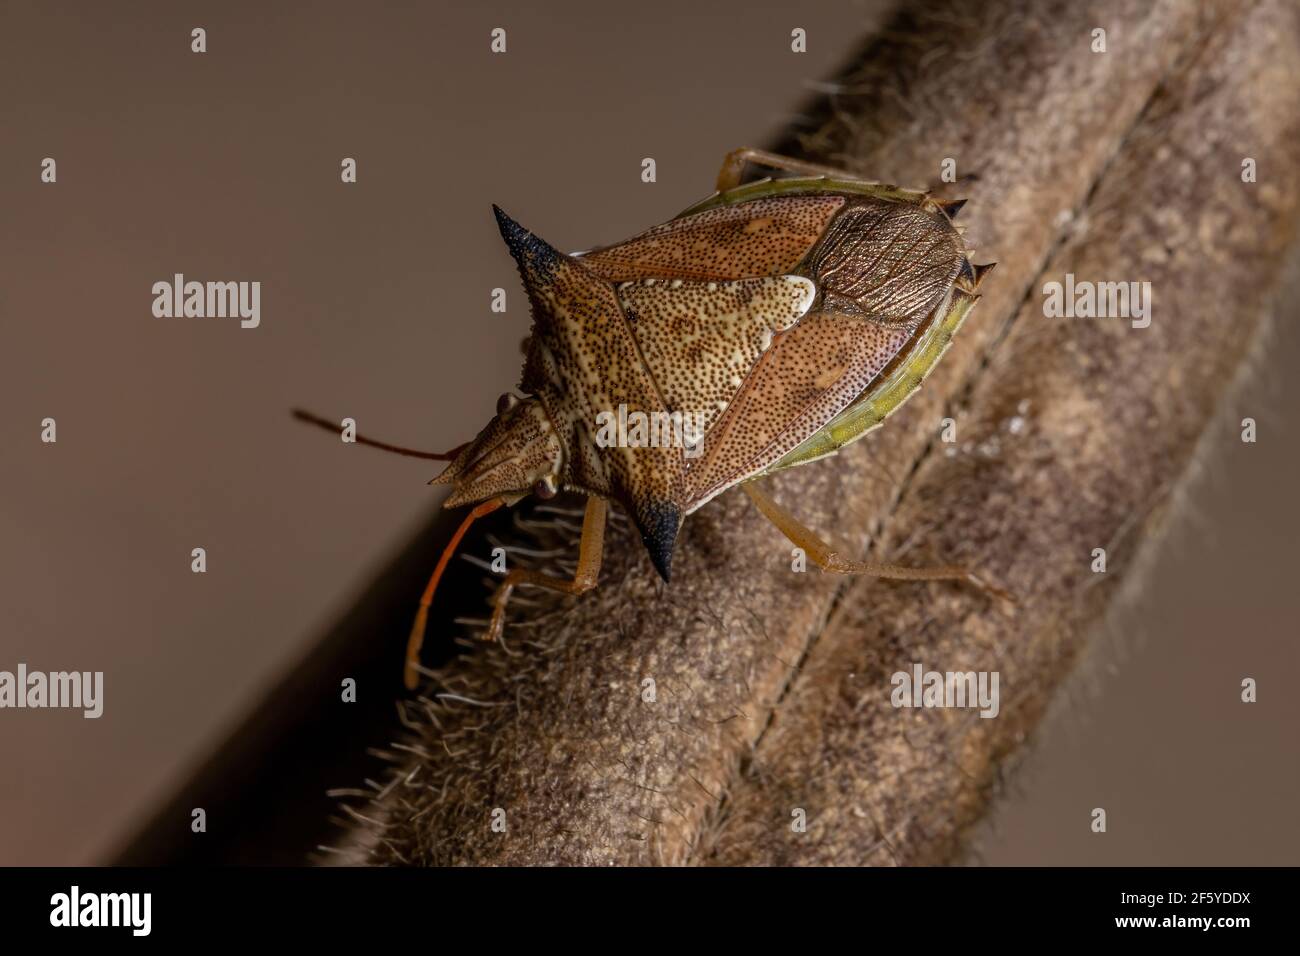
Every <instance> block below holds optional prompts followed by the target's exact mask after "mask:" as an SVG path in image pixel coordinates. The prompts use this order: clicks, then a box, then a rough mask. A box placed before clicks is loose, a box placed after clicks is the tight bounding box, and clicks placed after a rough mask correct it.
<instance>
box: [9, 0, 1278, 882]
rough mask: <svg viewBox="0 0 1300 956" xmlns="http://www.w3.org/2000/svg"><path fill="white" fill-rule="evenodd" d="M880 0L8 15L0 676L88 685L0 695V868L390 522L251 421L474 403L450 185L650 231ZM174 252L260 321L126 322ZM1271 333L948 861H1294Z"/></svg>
mask: <svg viewBox="0 0 1300 956" xmlns="http://www.w3.org/2000/svg"><path fill="white" fill-rule="evenodd" d="M886 6H887V5H886V4H884V3H875V2H873V3H868V4H846V3H831V2H820V3H807V2H799V3H797V4H796V3H791V2H788V0H787V2H775V0H763V2H756V3H749V4H746V5H744V6H743V7H736V6H735V5H732V4H719V5H714V6H709V5H704V4H700V3H691V2H678V0H672V2H667V0H665V2H660V3H656V4H651V5H645V6H633V5H626V6H624V5H613V4H606V3H597V2H582V3H575V2H567V3H552V4H546V5H541V4H528V3H515V4H511V3H491V4H481V5H474V6H473V7H471V6H470V5H452V4H382V5H352V4H341V3H329V4H274V5H271V4H256V3H228V4H221V5H209V4H200V3H195V4H186V3H161V2H158V3H135V4H126V5H121V6H117V5H114V6H111V7H110V6H108V5H98V4H91V3H85V4H80V5H73V6H68V7H58V8H55V7H50V6H48V5H43V4H38V3H9V4H8V5H7V6H6V8H5V13H4V23H3V25H2V26H0V97H3V100H4V105H5V115H6V122H5V124H4V127H3V131H0V136H2V137H3V147H4V148H3V149H0V183H2V184H3V185H2V186H0V189H2V190H3V198H2V200H0V201H2V202H3V206H2V207H0V208H3V222H4V227H5V228H4V229H3V233H2V234H0V264H2V265H0V268H2V269H3V282H2V283H0V318H2V319H3V324H4V332H5V337H4V348H3V350H2V354H3V358H2V359H0V361H2V362H3V368H2V369H0V388H2V389H3V393H4V400H3V403H2V406H0V407H2V414H0V441H2V442H3V447H4V449H5V452H4V457H3V470H2V471H0V475H3V489H2V492H3V497H2V498H0V580H2V581H3V582H4V583H3V586H2V587H0V602H2V603H0V621H3V625H4V626H3V630H2V631H0V669H3V670H10V671H12V670H14V669H15V668H16V667H17V664H18V662H20V661H23V662H26V663H27V664H28V666H29V667H30V668H32V669H39V670H64V669H76V670H90V671H94V670H102V671H104V672H105V684H106V691H105V712H104V716H103V717H102V718H100V719H99V720H97V721H92V720H84V719H82V718H81V716H80V714H79V713H73V712H68V711H26V710H25V711H14V710H5V711H0V768H3V772H0V864H24V863H26V864H53V863H81V862H96V861H100V860H104V859H106V858H107V855H108V854H110V853H111V852H112V851H113V850H114V849H115V848H116V847H118V846H120V845H121V843H122V841H123V840H124V839H126V838H127V837H128V835H129V834H130V833H131V832H133V831H134V830H135V828H137V827H139V826H140V825H141V824H142V822H143V821H144V820H146V819H147V818H148V817H149V815H150V814H151V813H152V812H153V811H154V810H155V809H156V807H157V806H158V805H159V804H160V803H161V802H162V801H164V800H165V799H166V798H167V797H168V796H169V795H170V794H172V793H173V792H174V790H175V788H176V787H177V786H178V785H179V783H180V782H181V781H183V780H185V779H187V778H188V777H189V776H190V775H191V774H192V773H193V772H194V770H195V768H196V767H197V766H198V765H199V764H200V763H201V762H202V761H203V759H204V758H205V757H206V755H208V754H209V753H211V751H212V750H213V748H214V747H215V746H216V745H217V744H218V743H219V742H220V741H222V740H223V739H225V738H226V737H227V736H228V735H229V734H230V733H231V731H232V729H233V728H235V727H236V726H238V724H239V721H240V720H241V718H242V717H244V716H245V715H247V714H248V713H249V710H250V708H251V707H252V706H253V705H254V704H255V703H256V702H257V701H259V700H261V699H262V698H263V696H264V695H265V694H266V692H267V690H268V689H269V688H271V687H273V686H274V685H275V682H276V681H277V680H278V679H279V678H280V677H281V676H282V675H284V674H285V673H286V672H289V671H291V670H292V669H293V668H294V667H295V665H296V664H297V663H298V662H299V661H300V660H301V659H302V658H303V656H304V654H306V652H307V651H308V650H309V649H311V648H312V647H313V646H314V644H315V642H316V641H317V640H318V639H319V637H320V635H321V634H322V633H323V632H324V631H325V630H326V629H327V628H328V626H329V625H330V624H331V622H333V621H334V620H335V619H336V618H337V617H338V616H339V614H340V613H342V612H343V611H344V610H345V609H347V608H348V607H350V606H351V605H352V604H353V602H354V601H355V600H356V598H357V596H358V595H359V594H360V593H361V591H362V589H363V588H364V586H365V585H366V583H367V582H368V581H370V580H371V579H372V578H373V577H374V576H375V575H376V573H377V572H378V571H379V570H380V569H381V568H382V567H383V566H384V565H385V563H386V562H387V561H388V560H389V559H390V558H391V557H392V555H393V554H394V553H395V552H396V551H397V549H398V548H399V547H400V546H401V545H402V544H403V542H405V541H407V540H409V539H410V538H411V536H412V535H413V534H415V533H416V531H417V530H418V529H420V528H422V527H424V526H425V525H426V524H427V522H428V520H429V518H430V516H431V514H432V512H433V511H434V509H435V508H436V507H437V503H438V500H439V497H440V496H439V495H436V494H435V493H434V492H432V491H431V490H430V489H428V488H426V487H425V485H424V482H425V481H426V480H427V479H428V478H429V477H430V476H431V475H433V474H434V473H436V470H437V467H438V466H437V465H436V464H433V463H421V462H416V461H412V460H410V459H401V458H395V457H389V456H384V455H380V454H377V453H372V452H368V451H366V450H365V449H361V448H355V447H351V446H349V447H344V446H342V445H341V444H340V443H339V442H337V441H336V440H331V439H330V438H329V436H327V435H325V434H324V433H321V432H315V431H311V430H307V429H304V428H302V427H301V426H298V425H295V424H294V423H292V422H291V421H290V419H289V417H288V414H287V412H288V409H289V408H290V407H292V406H294V405H306V406H308V407H311V408H314V409H316V410H318V411H320V412H322V413H324V414H326V415H328V416H330V417H332V418H341V417H343V416H345V415H347V416H351V417H354V418H355V419H356V420H357V422H358V424H359V427H360V429H361V430H362V432H363V433H365V432H371V433H373V434H375V435H376V436H378V437H383V438H388V439H390V440H394V441H400V442H404V443H407V444H411V445H417V446H420V447H427V448H443V447H449V446H451V445H454V444H456V443H458V442H460V441H462V440H464V439H465V438H467V437H469V436H470V435H471V434H472V433H473V432H474V431H475V430H476V429H477V428H478V427H480V426H481V425H482V424H483V423H484V422H485V421H486V420H487V418H488V417H489V416H490V415H491V413H492V409H493V405H494V402H495V399H496V396H497V395H498V394H499V393H500V392H501V391H503V390H504V389H506V388H508V387H510V386H512V385H513V384H514V383H515V381H516V380H517V377H518V373H519V364H520V357H519V352H518V342H519V339H520V338H521V337H522V336H523V334H524V332H525V331H526V328H527V322H528V320H527V309H526V306H525V303H524V300H523V295H522V290H521V289H520V287H519V285H518V283H517V278H516V273H515V271H514V267H513V265H512V263H511V261H510V259H509V258H508V256H507V254H506V253H505V251H504V249H503V248H502V246H501V243H500V239H499V237H498V235H497V233H496V227H495V224H494V223H493V220H492V217H491V215H490V203H492V202H496V203H499V204H500V205H502V206H503V207H504V208H505V209H506V210H507V211H508V212H510V213H511V215H513V216H515V217H516V218H518V219H519V220H520V221H521V222H522V223H523V224H524V225H525V226H526V227H529V228H531V229H534V230H536V231H537V232H539V233H540V234H541V235H542V236H544V237H545V238H546V239H548V240H549V241H551V242H552V243H554V244H555V245H557V246H558V247H560V248H564V249H579V248H587V247H590V246H593V245H597V244H601V243H605V242H610V241H613V240H616V239H618V238H622V237H624V236H626V235H629V234H631V233H633V232H635V231H638V230H639V229H641V228H643V227H645V226H648V225H650V224H653V223H655V222H659V221H661V220H663V219H665V218H667V217H668V216H670V215H672V214H674V213H675V212H677V211H678V210H680V209H681V208H683V207H684V206H686V205H688V204H689V203H690V202H692V201H694V200H696V199H699V198H701V197H702V196H704V195H706V194H707V193H709V192H710V191H711V188H712V180H713V176H714V174H715V173H716V170H717V166H718V163H719V161H720V160H721V158H722V156H723V154H724V153H725V152H727V151H728V150H729V149H731V148H734V147H735V146H738V145H742V144H746V143H763V142H766V141H768V140H770V139H771V138H772V137H773V136H774V135H775V134H776V133H778V132H780V131H782V130H784V129H785V128H786V127H787V126H789V124H790V123H791V122H792V121H795V120H796V119H797V114H798V111H799V108H800V106H801V104H802V103H804V102H805V101H806V100H807V98H808V96H809V95H811V89H810V84H811V83H813V82H814V81H817V80H819V79H822V78H824V77H827V76H829V75H831V74H832V73H833V72H834V71H835V70H836V68H837V67H838V66H840V65H841V63H842V61H843V59H844V58H845V57H846V56H847V55H848V54H849V53H850V52H851V51H852V49H853V48H854V47H855V45H856V43H857V41H858V40H859V39H860V38H861V37H862V35H863V34H865V33H866V32H867V31H869V30H870V29H871V28H872V27H873V26H874V25H875V24H876V23H878V22H879V20H880V17H881V15H882V9H883V8H884V7H886ZM1104 6H1105V5H1104V4H1102V5H1099V16H1104ZM498 26H499V27H504V28H505V29H506V30H507V37H508V40H507V42H508V52H507V53H506V54H504V55H492V54H491V53H490V52H489V48H488V45H489V31H490V30H491V29H492V28H493V27H498ZM194 27H204V28H205V29H206V30H207V43H208V52H207V53H205V54H201V55H198V54H194V53H191V52H190V42H191V40H190V31H191V29H192V28H194ZM795 27H802V28H804V29H805V30H806V31H807V34H808V52H807V53H806V54H802V55H798V54H794V53H792V52H791V51H790V31H791V30H792V29H793V28H795ZM47 156H48V157H53V158H54V159H56V160H57V163H58V182H57V184H54V185H48V184H43V183H41V182H40V180H39V174H40V163H41V160H42V159H43V158H45V157H47ZM344 157H354V158H356V160H357V163H358V177H359V182H358V183H356V184H352V185H344V184H342V183H341V182H340V180H339V172H340V161H341V160H342V159H343V158H344ZM644 157H653V158H654V159H655V160H656V163H657V167H658V182H656V183H654V184H645V183H642V182H641V181H640V163H641V160H642V159H643V158H644ZM936 165H937V160H936ZM931 177H932V171H930V170H918V171H917V177H916V180H917V183H923V182H925V181H927V180H928V179H930V178H931ZM908 185H915V184H908ZM990 254H991V255H990V257H991V258H996V250H990ZM176 272H182V273H184V274H185V275H186V277H187V278H188V279H196V280H199V281H206V280H223V281H225V280H231V281H240V280H243V281H253V280H259V281H261V283H262V303H261V307H262V319H261V326H260V327H259V328H257V329H247V330H246V329H241V328H239V325H238V322H237V321H236V320H231V319H185V318H172V319H157V318H154V317H153V315H152V314H151V305H152V301H153V296H152V293H151V291H150V287H151V286H152V284H153V283H154V282H156V281H159V280H170V278H171V276H172V275H173V273H176ZM496 286H502V287H504V288H506V289H507V295H508V301H509V311H508V313H507V314H506V315H504V316H502V315H498V314H494V313H492V312H491V311H490V310H489V296H490V290H491V289H492V288H493V287H496ZM1156 295H1157V299H1158V296H1159V292H1158V290H1157V292H1156ZM1283 318H1284V319H1286V320H1292V319H1294V315H1291V316H1284V317H1283ZM975 321H978V316H977V317H976V319H975ZM1279 324H1280V326H1281V329H1280V331H1279V334H1278V337H1277V340H1276V342H1275V343H1274V345H1273V347H1272V348H1270V349H1269V351H1268V353H1267V356H1266V361H1265V362H1264V364H1262V365H1261V367H1260V369H1259V374H1258V376H1257V379H1258V380H1257V381H1256V382H1255V383H1253V384H1252V386H1251V388H1250V390H1249V392H1248V393H1247V395H1246V397H1245V398H1244V399H1243V401H1244V402H1245V405H1246V406H1247V407H1244V408H1243V410H1242V413H1241V414H1251V415H1254V416H1255V417H1256V418H1258V419H1259V420H1260V423H1261V425H1260V435H1261V437H1260V442H1259V443H1258V444H1257V445H1252V446H1243V445H1241V444H1240V443H1238V442H1236V441H1235V439H1234V433H1233V432H1232V430H1230V429H1227V428H1226V427H1225V428H1219V429H1218V430H1217V431H1216V432H1215V434H1216V435H1217V436H1218V437H1219V438H1220V439H1221V440H1220V441H1219V442H1218V444H1219V453H1218V454H1217V455H1216V456H1214V457H1213V459H1212V460H1211V463H1210V466H1209V469H1208V475H1207V480H1206V481H1204V482H1202V483H1201V484H1200V485H1199V486H1198V488H1197V490H1196V492H1195V494H1194V495H1193V498H1192V501H1193V507H1192V508H1191V509H1189V512H1190V515H1191V520H1190V521H1186V520H1185V521H1183V522H1182V523H1181V525H1180V527H1181V531H1180V532H1179V533H1178V534H1177V535H1176V537H1175V538H1174V539H1173V541H1172V543H1171V546H1166V547H1164V548H1162V550H1161V555H1160V558H1159V560H1158V561H1157V562H1156V563H1155V565H1154V567H1153V569H1152V573H1151V574H1150V576H1149V578H1147V579H1146V580H1145V581H1144V582H1143V583H1142V586H1141V587H1140V588H1136V589H1135V593H1134V598H1133V601H1132V604H1131V606H1130V607H1129V608H1128V609H1127V610H1125V611H1124V612H1123V613H1121V614H1118V615H1116V617H1115V619H1114V620H1113V621H1112V622H1111V627H1110V629H1109V630H1108V631H1107V632H1106V633H1105V634H1103V635H1101V636H1100V637H1099V639H1098V641H1097V642H1096V644H1095V647H1094V650H1095V653H1094V655H1093V658H1092V659H1091V660H1090V661H1088V662H1087V665H1086V668H1085V669H1084V673H1083V676H1082V678H1081V680H1080V681H1078V682H1076V685H1075V687H1074V689H1073V690H1072V692H1071V693H1070V694H1068V695H1066V696H1065V697H1063V698H1062V699H1061V700H1060V701H1059V702H1058V703H1059V705H1060V706H1059V707H1058V711H1059V712H1058V714H1057V715H1056V719H1055V720H1054V721H1053V723H1052V725H1051V727H1050V728H1048V729H1047V730H1046V731H1045V733H1044V734H1043V735H1042V737H1041V738H1040V739H1039V740H1038V742H1037V744H1036V746H1035V749H1034V751H1033V752H1032V753H1031V754H1030V755H1029V756H1028V757H1027V759H1026V761H1025V764H1024V767H1023V770H1024V772H1023V773H1021V774H1019V775H1017V776H1016V777H1015V778H1013V780H1012V784H1011V792H1010V794H1009V798H1008V800H1007V801H1005V802H1004V804H1003V806H1002V807H1001V809H1000V810H999V812H998V813H996V814H995V815H994V817H993V819H992V820H991V821H990V825H989V826H988V827H986V828H985V830H984V832H982V833H981V834H980V835H979V846H980V848H981V856H980V858H981V859H983V860H985V861H987V862H992V863H1094V862H1095V863H1101V862H1114V863H1229V862H1231V863H1265V862H1267V863H1283V862H1290V863H1294V862H1297V860H1298V859H1300V852H1297V851H1298V850H1300V832H1298V828H1297V827H1296V826H1295V824H1294V822H1293V820H1292V819H1291V813H1292V811H1293V808H1294V806H1295V805H1296V803H1297V798H1300V761H1298V760H1296V759H1295V758H1296V756H1297V747H1296V743H1295V731H1296V729H1297V726H1300V721H1298V720H1297V717H1300V704H1297V703H1296V701H1295V699H1294V698H1293V697H1291V696H1290V695H1289V694H1288V692H1287V690H1286V687H1285V684H1284V681H1285V679H1286V678H1287V675H1288V674H1289V673H1290V672H1293V671H1294V669H1295V667H1296V666H1297V664H1300V655H1298V654H1297V652H1296V650H1295V643H1294V640H1293V637H1294V631H1295V625H1294V623H1293V622H1294V621H1295V620H1296V619H1297V617H1298V616H1300V589H1297V588H1296V587H1295V586H1294V584H1293V583H1292V582H1291V581H1290V571H1291V568H1292V567H1293V562H1292V560H1291V551H1290V548H1291V544H1292V541H1293V540H1294V538H1295V533H1296V531H1297V529H1300V520H1298V509H1297V506H1296V504H1295V502H1294V499H1293V497H1292V490H1293V488H1294V487H1295V479H1294V473H1295V460H1296V459H1295V452H1294V447H1293V436H1294V424H1293V423H1292V422H1290V421H1288V418H1287V414H1286V413H1287V412H1288V411H1289V410H1290V409H1294V408H1295V407H1296V404H1297V400H1298V399H1300V394H1298V393H1297V388H1296V386H1295V385H1294V383H1293V382H1288V381H1287V380H1286V378H1285V376H1284V375H1282V374H1281V370H1282V369H1286V368H1290V367H1294V363H1295V362H1296V361H1297V360H1298V359H1300V337H1298V336H1297V335H1296V334H1295V333H1294V331H1293V329H1294V323H1293V322H1291V321H1283V322H1281V323H1279ZM47 416H49V417H53V418H55V419H57V421H58V438H59V440H58V443H57V444H55V445H45V444H42V443H41V442H40V440H39V432H40V422H41V420H42V419H43V418H45V417H47ZM1240 417H1241V416H1240V415H1238V416H1237V418H1238V419H1239V418H1240ZM814 467H815V466H814ZM195 547H204V548H206V549H207V554H208V572H207V573H206V574H204V575H196V574H193V573H191V571H190V560H191V559H190V551H191V549H192V548H195ZM416 596H417V595H415V594H412V595H411V603H412V606H413V605H414V601H415V599H416ZM392 667H393V668H394V670H396V668H397V667H398V661H396V660H394V661H393V662H392ZM1243 676H1254V677H1256V678H1257V679H1259V680H1260V702H1259V703H1258V704H1256V705H1253V706H1250V707H1247V706H1244V705H1242V704H1240V703H1238V702H1237V701H1238V687H1239V683H1240V679H1241V678H1242V677H1243ZM337 692H338V691H337V684H331V685H330V686H326V687H323V688H322V689H321V693H322V694H324V695H330V696H331V697H337ZM286 706H297V704H296V702H293V703H289V702H286ZM376 742H379V741H376ZM1288 758H1289V759H1288ZM336 782H337V783H340V784H344V783H349V782H355V781H348V780H339V781H336ZM1094 806H1105V807H1106V808H1107V809H1108V812H1109V815H1110V833H1108V834H1107V835H1106V836H1105V837H1103V838H1099V837H1096V836H1094V835H1092V834H1090V833H1089V832H1088V829H1087V819H1088V817H1087V814H1088V812H1089V811H1090V810H1091V808H1092V807H1094ZM210 836H215V835H214V834H210Z"/></svg>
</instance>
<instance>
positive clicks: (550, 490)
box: [533, 475, 558, 498]
mask: <svg viewBox="0 0 1300 956" xmlns="http://www.w3.org/2000/svg"><path fill="white" fill-rule="evenodd" d="M557 490H558V489H557V488H556V487H555V479H554V478H552V477H551V476H550V475H547V476H546V477H545V478H539V479H537V483H536V484H535V485H533V494H535V495H536V496H537V497H539V498H554V497H555V493H556V491H557Z"/></svg>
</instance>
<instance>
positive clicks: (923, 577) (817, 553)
mask: <svg viewBox="0 0 1300 956" xmlns="http://www.w3.org/2000/svg"><path fill="white" fill-rule="evenodd" d="M741 487H742V488H744V489H745V494H747V495H749V498H750V500H751V501H753V502H754V504H755V505H756V506H757V507H758V510H759V511H761V512H762V513H763V517H765V518H766V519H767V520H768V521H770V522H772V524H774V525H776V526H777V528H778V529H780V531H781V533H782V534H784V535H785V536H786V537H787V538H789V539H790V541H791V543H792V544H794V545H795V546H797V547H799V548H802V549H803V551H804V553H805V554H807V555H808V557H809V559H810V560H811V561H812V562H813V564H815V565H817V566H818V567H819V568H821V569H822V570H823V571H829V572H831V573H832V574H862V575H866V576H868V577H874V578H891V579H894V580H900V581H965V582H967V583H969V584H973V585H975V587H977V588H979V589H980V590H981V591H984V592H986V593H987V594H991V595H993V596H994V597H999V598H1002V599H1003V600H1005V601H1010V602H1011V603H1013V604H1014V603H1015V599H1014V598H1013V597H1012V596H1011V595H1010V594H1008V593H1007V592H1006V591H1004V590H1002V589H1001V588H999V587H996V586H995V585H993V584H990V583H989V582H988V581H986V580H984V578H982V577H980V576H979V575H978V574H976V573H975V572H974V571H971V570H970V569H969V568H962V567H956V566H952V565H948V566H942V567H932V568H905V567H900V566H899V565H896V564H874V563H871V562H867V561H850V560H848V559H847V558H841V557H840V556H839V554H838V553H836V552H835V550H834V549H833V548H831V546H830V545H828V544H827V543H826V542H825V541H823V540H822V539H821V538H819V537H818V536H817V534H816V532H814V531H812V530H811V529H809V528H808V527H806V526H805V525H803V524H801V523H800V522H799V520H798V519H797V518H795V516H794V515H792V514H790V512H788V511H786V510H785V509H784V508H782V507H781V506H780V505H778V504H777V503H776V502H775V501H773V500H772V498H771V496H770V495H768V494H767V492H765V491H763V490H762V489H761V488H759V487H758V483H757V482H754V481H750V482H746V483H745V484H744V485H741Z"/></svg>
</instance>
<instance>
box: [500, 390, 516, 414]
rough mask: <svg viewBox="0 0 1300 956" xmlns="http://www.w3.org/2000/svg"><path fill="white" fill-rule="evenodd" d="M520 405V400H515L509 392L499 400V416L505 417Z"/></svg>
mask: <svg viewBox="0 0 1300 956" xmlns="http://www.w3.org/2000/svg"><path fill="white" fill-rule="evenodd" d="M518 404H519V399H517V398H515V397H514V396H513V395H511V394H510V393H509V392H506V393H505V394H504V395H502V396H501V397H500V398H498V399H497V414H498V415H504V414H505V413H506V412H508V411H510V409H512V408H514V407H515V406H516V405H518Z"/></svg>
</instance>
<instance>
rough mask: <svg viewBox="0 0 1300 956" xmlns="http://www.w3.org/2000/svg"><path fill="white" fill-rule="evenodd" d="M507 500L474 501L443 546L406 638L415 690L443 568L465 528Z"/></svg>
mask: <svg viewBox="0 0 1300 956" xmlns="http://www.w3.org/2000/svg"><path fill="white" fill-rule="evenodd" d="M503 504H505V500H504V499H502V498H492V499H490V500H488V501H484V502H482V503H481V504H478V505H475V506H474V507H473V509H471V510H470V513H469V514H467V515H466V516H465V520H464V521H462V522H461V523H460V527H459V528H457V529H456V533H455V534H453V535H452V536H451V540H450V541H448V542H447V547H446V548H444V549H443V552H442V557H441V558H439V559H438V566H437V567H436V568H434V569H433V577H431V578H429V585H428V587H426V588H425V589H424V594H423V595H421V596H420V608H419V610H418V611H416V612H415V623H414V624H413V625H411V637H410V639H409V640H408V641H407V642H406V670H405V672H404V673H403V675H402V679H403V681H404V682H405V683H406V689H407V690H415V687H416V685H417V684H418V683H419V682H420V675H419V665H420V648H421V647H422V646H423V644H424V628H425V626H426V625H427V624H428V621H429V605H430V604H432V603H433V593H434V592H435V591H437V590H438V582H439V581H441V580H442V572H443V571H445V570H446V569H447V563H448V562H449V561H451V556H452V554H453V553H455V551H456V547H457V546H458V545H459V544H460V539H461V538H463V537H465V532H466V531H468V530H469V526H470V525H472V524H473V523H474V522H475V521H477V520H478V519H479V518H481V517H483V516H484V515H486V514H491V513H492V512H493V511H496V510H497V509H498V508H500V507H501V506H502V505H503Z"/></svg>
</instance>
